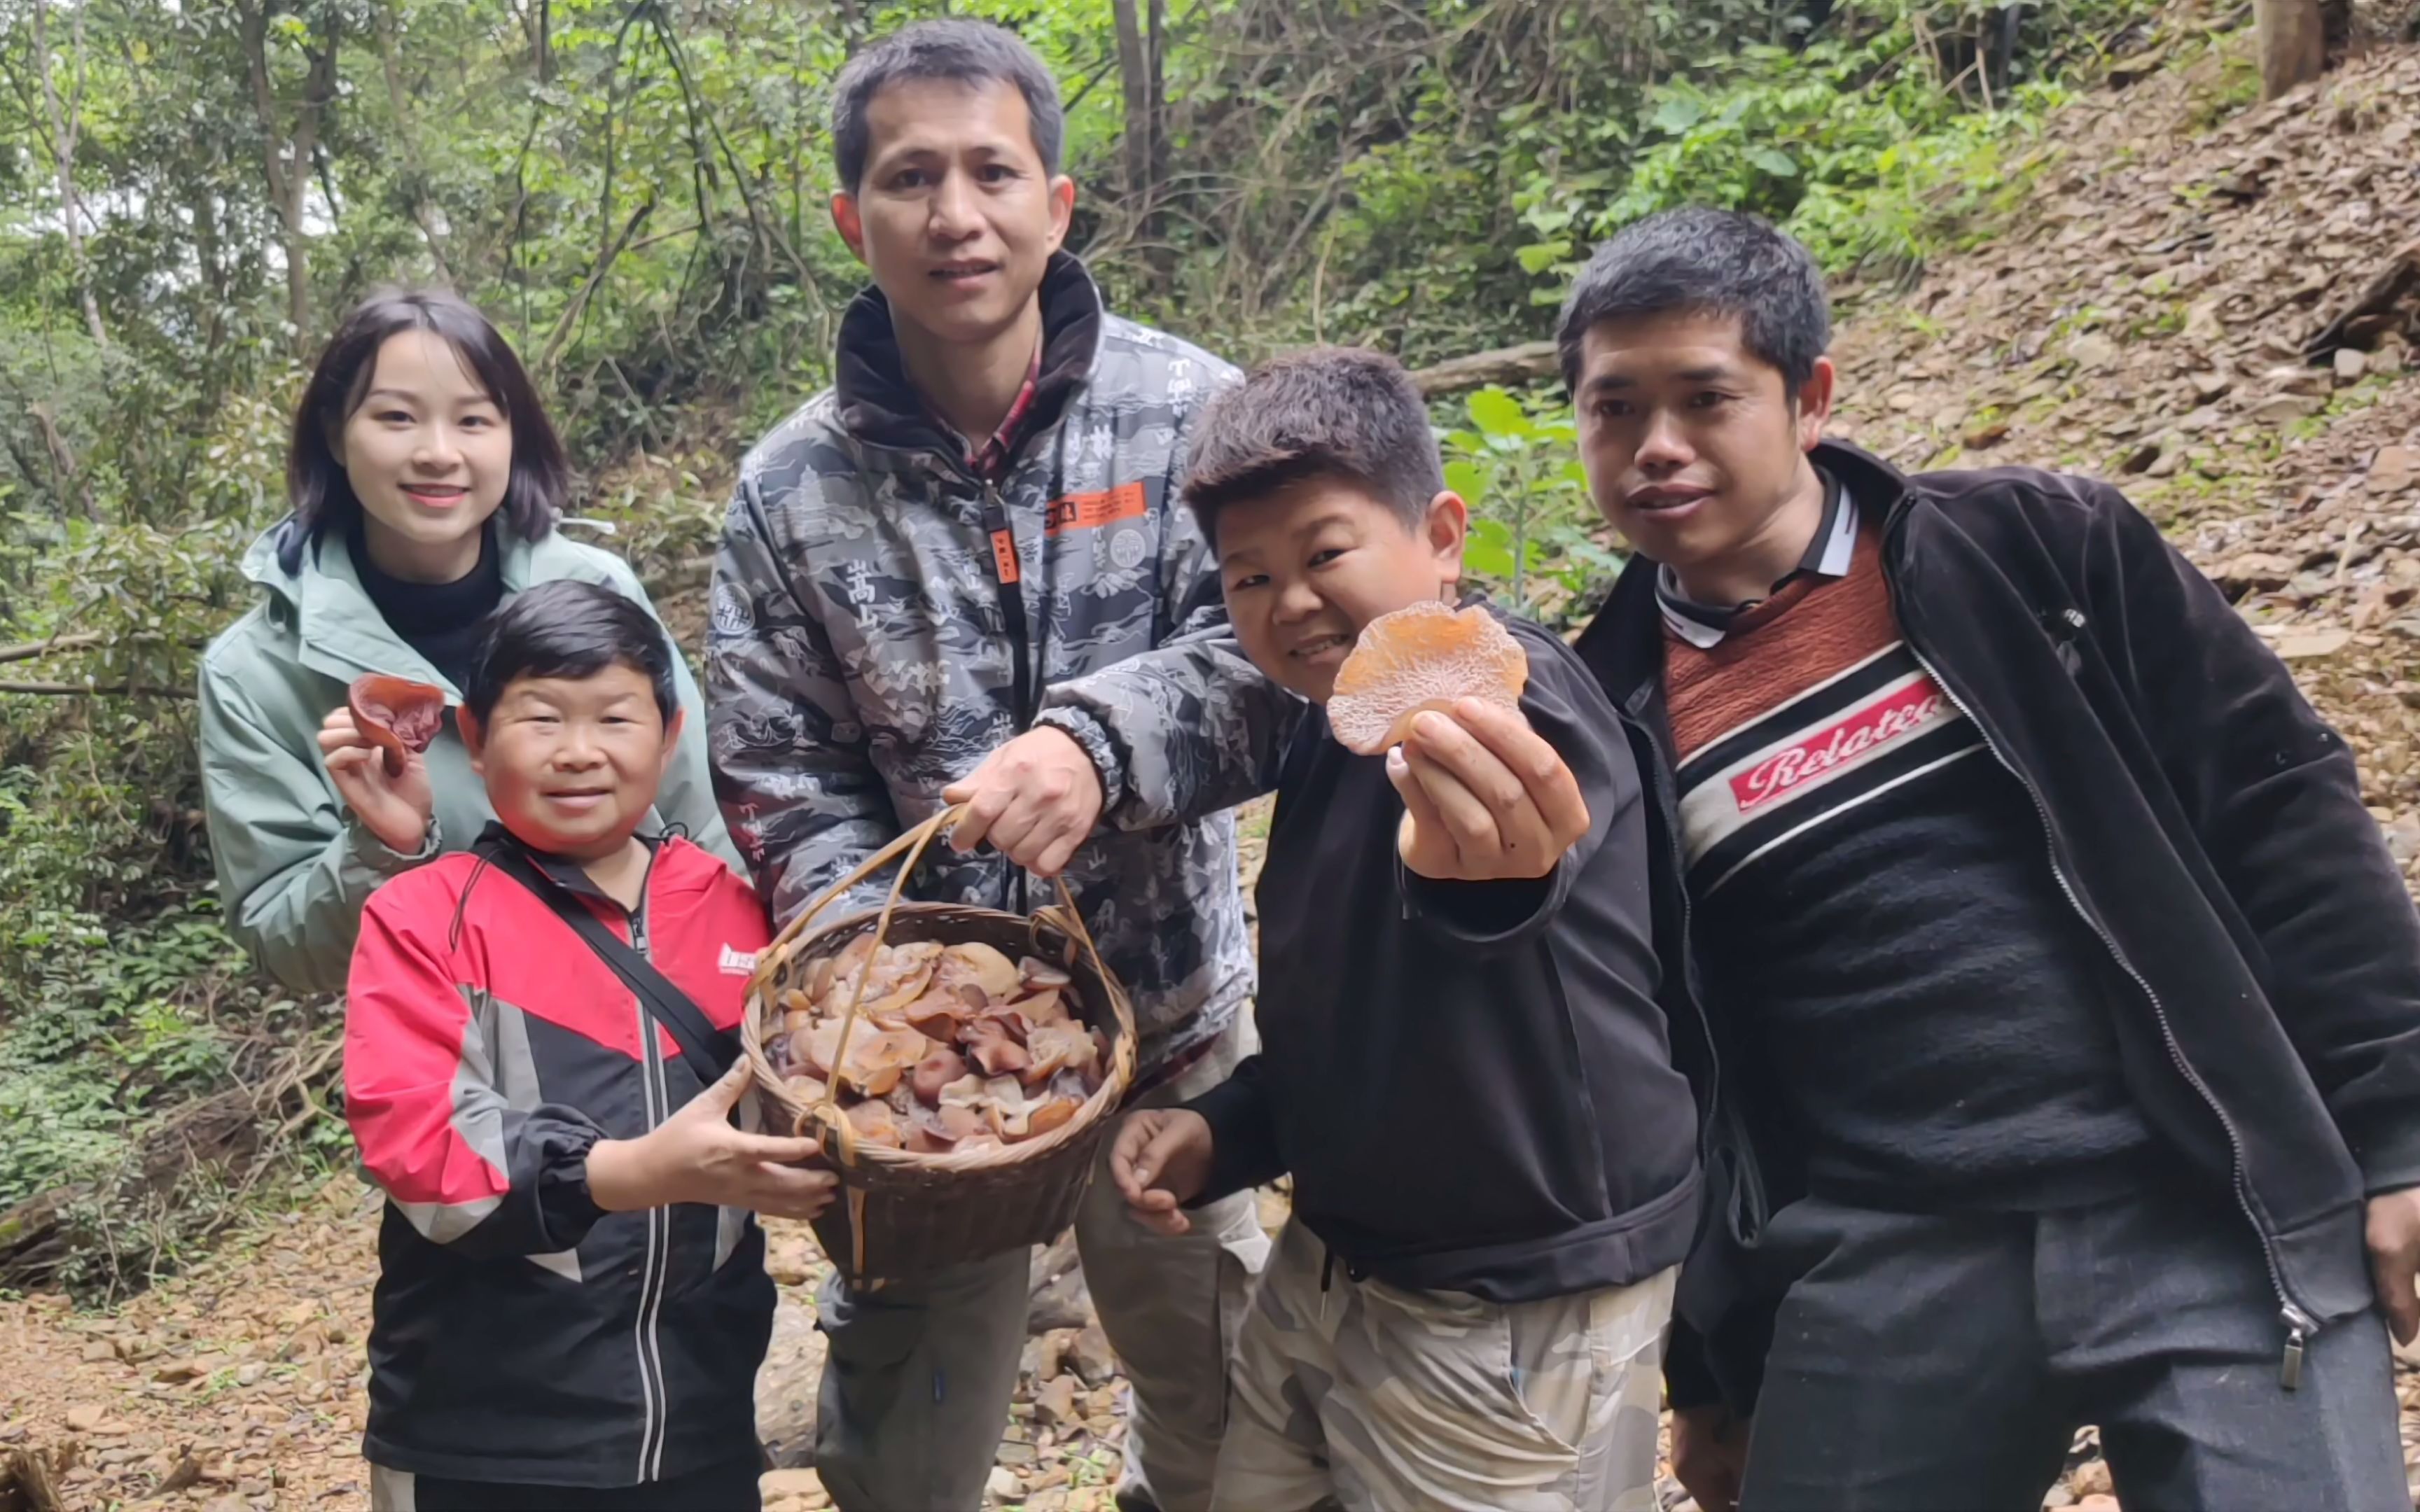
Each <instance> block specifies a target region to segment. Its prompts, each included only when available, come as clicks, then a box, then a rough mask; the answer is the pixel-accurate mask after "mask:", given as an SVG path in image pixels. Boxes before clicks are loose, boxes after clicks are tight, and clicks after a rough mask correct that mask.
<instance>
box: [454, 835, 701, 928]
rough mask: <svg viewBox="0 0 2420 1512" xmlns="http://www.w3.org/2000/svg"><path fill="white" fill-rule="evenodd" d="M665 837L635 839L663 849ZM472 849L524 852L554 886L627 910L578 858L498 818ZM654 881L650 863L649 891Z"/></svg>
mask: <svg viewBox="0 0 2420 1512" xmlns="http://www.w3.org/2000/svg"><path fill="white" fill-rule="evenodd" d="M668 838H670V832H669V831H667V832H666V834H663V835H641V836H639V837H638V840H639V842H640V843H641V844H643V845H644V846H646V847H647V849H648V850H650V851H654V852H658V853H660V852H661V851H662V849H663V843H664V841H665V840H666V839H668ZM472 849H473V850H474V851H490V850H511V851H517V852H519V853H520V855H522V856H527V857H528V858H529V862H530V864H531V865H532V866H535V867H536V868H537V869H538V870H539V871H540V872H544V873H546V876H547V879H548V880H549V881H551V882H552V883H553V884H554V885H555V886H556V887H561V888H562V889H563V890H564V891H566V892H568V893H570V894H572V895H573V896H574V897H580V898H588V899H592V900H594V901H596V902H597V903H603V904H605V905H606V906H607V907H609V908H611V909H613V911H614V912H615V913H620V914H627V913H628V912H629V910H628V909H627V908H624V907H623V906H622V904H621V902H620V900H618V899H616V898H614V897H613V895H612V894H610V893H608V892H607V891H606V890H605V889H604V888H602V887H598V886H597V884H596V883H595V882H593V881H591V880H590V879H589V876H588V872H587V871H586V869H584V868H583V867H582V866H581V864H580V863H579V862H577V861H570V860H566V859H565V858H564V857H562V856H557V855H555V854H554V853H553V852H552V851H542V850H539V849H538V848H537V847H536V846H535V845H531V844H529V843H527V842H525V841H522V839H521V838H520V836H518V835H516V834H514V833H513V832H512V831H511V830H509V829H506V828H505V827H504V822H503V821H502V820H499V819H490V820H489V821H488V823H487V825H486V826H485V827H483V828H482V829H481V830H480V831H479V838H478V839H477V840H475V841H473V842H472ZM655 881H656V873H655V868H654V867H653V866H650V867H649V868H648V869H647V881H646V887H647V890H648V892H649V893H652V892H653V890H654V887H655ZM640 901H641V903H644V902H645V901H646V900H645V897H644V896H643V897H642V898H641V900H640Z"/></svg>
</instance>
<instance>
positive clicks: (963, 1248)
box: [739, 806, 1136, 1290]
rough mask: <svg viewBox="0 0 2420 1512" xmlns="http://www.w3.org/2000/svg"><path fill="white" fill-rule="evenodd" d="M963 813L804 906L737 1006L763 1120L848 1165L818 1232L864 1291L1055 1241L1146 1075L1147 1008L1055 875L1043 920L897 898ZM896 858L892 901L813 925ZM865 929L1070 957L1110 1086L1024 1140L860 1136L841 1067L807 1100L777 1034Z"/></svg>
mask: <svg viewBox="0 0 2420 1512" xmlns="http://www.w3.org/2000/svg"><path fill="white" fill-rule="evenodd" d="M964 811H965V810H964V807H963V806H953V807H951V808H947V809H944V810H941V811H940V812H939V813H937V814H935V815H933V817H932V818H930V819H927V820H926V821H924V822H923V824H922V825H918V826H916V827H915V828H914V829H911V830H909V831H908V832H907V834H905V835H902V836H900V837H899V838H898V839H897V840H895V841H892V842H891V843H890V844H889V845H886V846H884V847H883V848H882V849H881V850H880V851H878V852H876V854H875V855H874V856H871V857H869V858H868V859H867V860H866V862H865V864H864V865H862V866H861V867H859V868H858V869H857V870H856V871H855V872H851V873H850V874H849V875H847V876H846V877H844V878H842V879H841V880H840V881H838V882H836V883H834V884H832V885H831V886H830V887H828V888H826V889H825V890H824V891H823V892H822V893H821V894H819V895H817V896H816V898H815V899H814V901H813V902H811V903H808V904H807V906H806V907H805V908H804V909H802V910H800V911H799V915H798V917H797V918H793V919H792V920H791V921H790V922H789V923H788V924H787V925H786V926H784V927H783V930H782V932H781V933H780V934H779V935H777V936H776V937H775V938H774V941H773V943H772V945H771V946H770V947H769V948H768V949H766V950H765V951H764V953H763V954H761V955H760V956H758V957H757V963H756V969H755V971H754V973H753V975H752V977H751V978H750V980H749V983H748V1002H747V1011H745V1012H744V1013H743V1014H742V1015H741V1016H740V1021H739V1043H740V1051H741V1054H742V1055H743V1056H744V1057H746V1059H747V1061H748V1066H749V1070H750V1071H751V1072H752V1075H753V1078H754V1083H755V1094H756V1097H757V1099H758V1106H759V1109H760V1110H761V1111H762V1112H763V1114H764V1116H765V1125H766V1127H767V1128H768V1129H787V1130H790V1131H792V1132H793V1133H797V1134H813V1135H814V1137H816V1138H818V1139H820V1140H822V1141H823V1147H824V1156H823V1160H824V1164H826V1165H829V1166H830V1168H831V1169H832V1170H834V1171H835V1172H837V1173H838V1175H839V1177H840V1193H839V1195H838V1196H837V1197H836V1198H835V1199H834V1200H833V1201H832V1203H831V1204H830V1206H829V1207H827V1208H825V1209H824V1211H823V1215H822V1216H821V1217H819V1218H817V1219H815V1220H814V1232H815V1239H816V1241H817V1242H818V1243H820V1244H821V1245H822V1246H823V1251H824V1254H825V1255H826V1256H827V1257H829V1258H830V1260H831V1262H832V1265H833V1267H834V1268H835V1269H837V1270H838V1271H839V1272H840V1273H841V1274H842V1276H843V1278H844V1279H845V1280H846V1281H847V1282H848V1283H849V1285H850V1286H851V1287H853V1288H859V1289H861V1290H873V1289H876V1288H879V1287H880V1286H882V1285H883V1284H884V1283H886V1282H890V1281H901V1280H908V1279H912V1278H914V1277H917V1276H921V1275H925V1274H928V1273H932V1272H934V1271H938V1270H940V1269H942V1268H944V1267H946V1266H952V1265H958V1264H963V1263H965V1262H966V1261H969V1260H976V1259H981V1258H983V1257H985V1256H988V1255H997V1254H1000V1253H1001V1252H1002V1251H1005V1250H1012V1249H1020V1248H1024V1247H1026V1246H1028V1245H1032V1244H1044V1243H1048V1242H1050V1241H1051V1240H1053V1239H1055V1238H1057V1237H1058V1236H1059V1235H1060V1234H1062V1233H1063V1232H1065V1231H1066V1229H1067V1227H1068V1226H1069V1225H1071V1224H1073V1223H1074V1222H1075V1221H1076V1208H1077V1205H1078V1203H1079V1202H1080V1201H1082V1199H1083V1196H1084V1188H1085V1185H1086V1183H1087V1182H1088V1181H1089V1180H1091V1177H1092V1174H1093V1165H1094V1158H1095V1157H1096V1156H1097V1154H1098V1153H1099V1149H1100V1144H1101V1140H1102V1139H1103V1138H1104V1137H1106V1136H1107V1134H1109V1125H1110V1123H1111V1120H1112V1118H1113V1116H1114V1114H1115V1112H1116V1110H1117V1107H1118V1104H1119V1103H1121V1102H1122V1101H1124V1099H1125V1094H1126V1090H1127V1088H1130V1087H1131V1086H1132V1085H1133V1083H1134V1075H1135V1055H1136V1037H1135V1022H1134V1006H1133V1004H1132V1003H1131V1002H1130V1001H1129V1000H1128V999H1127V996H1126V993H1125V988H1124V987H1123V986H1121V985H1120V984H1119V982H1118V980H1117V979H1116V978H1115V977H1113V976H1111V975H1110V973H1109V968H1108V967H1107V966H1105V965H1103V964H1101V957H1100V952H1099V951H1098V950H1097V949H1094V945H1093V939H1092V935H1091V934H1090V933H1088V932H1087V931H1086V930H1085V928H1084V921H1083V919H1082V918H1081V917H1080V916H1078V913H1077V911H1076V903H1075V900H1074V898H1072V897H1071V896H1069V894H1068V892H1067V885H1066V884H1065V883H1064V882H1059V883H1058V889H1059V902H1058V903H1056V904H1052V905H1048V906H1046V907H1043V908H1039V909H1036V910H1034V912H1033V914H1032V917H1031V918H1022V917H1019V916H1018V915H1016V914H1011V913H1005V912H1002V911H1001V910H999V909H996V908H976V907H970V906H967V905H964V904H957V903H902V902H900V898H899V895H900V892H901V890H902V889H903V888H904V887H906V885H907V876H908V874H909V873H910V872H913V871H914V870H915V868H916V862H917V860H918V859H919V858H920V857H921V856H923V853H924V849H925V847H926V846H928V845H929V844H931V843H932V841H933V839H934V837H935V836H937V835H939V833H940V832H941V831H942V830H943V829H945V828H947V827H948V826H949V825H952V824H953V823H954V822H955V821H956V819H957V817H958V816H959V815H960V814H961V813H963V812H964ZM903 856H904V859H902V857H903ZM893 860H898V861H899V874H898V876H897V877H896V878H895V879H894V880H893V881H892V887H891V893H890V896H889V897H888V898H887V899H885V900H884V902H883V905H882V907H881V908H880V909H879V910H876V911H873V912H867V913H861V914H857V915H853V916H851V917H849V918H843V919H840V920H838V921H836V922H834V923H832V924H830V925H827V926H826V927H824V928H821V929H814V928H812V927H811V926H812V925H813V924H814V920H815V918H816V917H817V916H818V915H820V914H821V913H822V912H823V910H824V909H825V908H826V907H828V906H829V905H830V903H831V902H832V900H834V899H835V898H838V897H840V896H842V895H843V894H845V893H846V892H847V891H848V889H849V888H851V887H855V886H857V885H858V884H859V883H860V882H861V881H863V880H864V879H865V878H866V877H868V876H870V875H872V874H873V873H875V872H878V871H880V870H881V869H882V868H883V867H884V866H886V865H888V864H890V863H891V862H892V861H893ZM868 931H872V932H873V934H874V939H875V945H876V948H877V949H878V948H879V947H881V946H883V945H885V944H897V943H905V942H907V941H912V940H934V941H938V942H939V943H941V944H943V945H954V944H960V943H968V942H980V943H982V944H985V945H988V946H991V947H992V948H993V949H997V950H999V951H1001V953H1002V954H1004V955H1006V956H1008V957H1009V958H1010V959H1011V960H1015V959H1016V957H1018V956H1019V955H1030V956H1032V957H1035V958H1036V959H1038V960H1042V961H1047V962H1052V963H1054V964H1058V965H1060V966H1061V967H1063V969H1064V970H1065V971H1066V972H1067V973H1068V974H1069V975H1070V976H1071V977H1073V978H1074V979H1075V983H1076V988H1077V993H1078V997H1079V999H1080V1006H1081V1008H1082V1011H1083V1018H1084V1021H1085V1022H1086V1024H1088V1025H1089V1026H1092V1027H1094V1028H1097V1029H1099V1030H1100V1031H1101V1032H1102V1033H1103V1034H1104V1035H1106V1036H1107V1037H1108V1038H1109V1064H1108V1066H1107V1067H1106V1068H1105V1071H1104V1074H1103V1078H1102V1082H1101V1086H1100V1088H1099V1090H1097V1091H1095V1092H1094V1094H1093V1095H1092V1096H1091V1097H1090V1098H1089V1099H1087V1100H1086V1101H1085V1103H1084V1105H1083V1106H1082V1107H1081V1108H1079V1109H1078V1110H1077V1113H1076V1116H1075V1117H1074V1118H1072V1119H1068V1120H1067V1121H1066V1122H1065V1123H1063V1124H1061V1125H1060V1126H1059V1127H1058V1128H1056V1129H1053V1130H1051V1131H1049V1132H1048V1133H1047V1134H1040V1135H1037V1136H1036V1137H1034V1138H1032V1139H1028V1140H1024V1141H1022V1142H1020V1143H1017V1144H1014V1145H1002V1146H994V1147H991V1148H988V1149H973V1150H963V1151H961V1150H952V1151H950V1152H948V1153H945V1154H938V1155H935V1154H919V1153H916V1152H913V1151H910V1150H905V1149H892V1148H891V1147H890V1146H887V1145H874V1144H868V1143H865V1142H864V1141H862V1140H861V1139H859V1138H858V1137H857V1134H856V1130H855V1128H854V1127H853V1126H852V1125H851V1124H850V1123H849V1121H848V1119H846V1118H845V1117H844V1116H843V1115H842V1113H841V1109H840V1104H839V1102H838V1087H839V1078H837V1077H834V1078H832V1079H831V1082H830V1088H829V1089H828V1090H827V1092H826V1094H825V1095H824V1096H823V1097H822V1098H821V1099H819V1100H815V1101H812V1102H811V1101H809V1100H808V1099H807V1098H805V1097H803V1096H801V1095H800V1094H799V1092H797V1091H794V1090H793V1089H792V1088H791V1085H790V1084H789V1083H787V1082H785V1081H783V1079H782V1077H781V1076H780V1075H779V1074H777V1073H776V1072H774V1070H773V1064H772V1061H771V1060H770V1059H769V1058H768V1057H767V1056H766V1054H765V1040H766V1037H767V1036H768V1034H770V1033H772V1032H773V1026H777V1025H778V1024H779V1023H780V1022H781V1018H782V1007H781V998H782V995H783V992H784V991H786V990H788V989H790V988H794V987H798V988H803V986H804V984H805V982H806V980H807V978H808V974H809V973H810V972H811V971H812V970H813V968H814V964H815V963H816V962H818V961H820V960H822V959H824V958H825V957H827V956H830V955H833V954H836V953H837V952H839V951H840V950H841V949H844V948H845V947H846V946H847V945H848V944H849V942H850V941H852V940H854V939H857V938H858V937H859V936H861V935H862V934H864V933H867V932H868ZM866 976H867V974H866V973H860V974H859V976H858V978H857V987H856V992H855V993H854V994H853V995H852V997H851V1001H850V1002H849V1005H848V1008H847V1010H846V1011H845V1013H844V1015H843V1017H842V1020H841V1034H840V1044H839V1047H838V1048H837V1049H836V1050H835V1052H834V1053H833V1056H832V1060H833V1063H834V1064H836V1065H837V1064H839V1063H840V1062H842V1061H844V1060H845V1059H846V1057H847V1055H848V1044H849V1036H850V1035H851V1034H852V1033H853V1032H855V1031H856V1030H857V1028H858V1026H859V1023H858V1007H859V1003H858V1001H857V999H858V998H860V997H861V996H862V995H863V994H864V990H865V982H866Z"/></svg>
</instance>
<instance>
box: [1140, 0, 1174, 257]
mask: <svg viewBox="0 0 2420 1512" xmlns="http://www.w3.org/2000/svg"><path fill="white" fill-rule="evenodd" d="M1150 15H1151V31H1150V34H1149V35H1148V37H1147V38H1146V39H1145V41H1146V45H1147V46H1148V47H1149V49H1150V57H1151V69H1150V71H1151V111H1150V115H1151V160H1150V161H1151V169H1150V180H1151V200H1150V203H1149V208H1148V209H1147V210H1146V211H1145V213H1144V217H1143V227H1142V232H1143V236H1144V238H1145V239H1146V240H1147V242H1148V244H1149V250H1148V252H1147V253H1146V256H1147V257H1148V258H1149V259H1150V262H1151V265H1152V268H1153V269H1154V270H1155V271H1156V272H1157V273H1158V275H1159V282H1160V285H1161V286H1162V287H1166V286H1167V285H1168V284H1169V283H1170V282H1171V280H1172V279H1174V278H1175V276H1176V249H1175V248H1174V247H1172V246H1170V245H1169V244H1168V209H1167V206H1166V205H1165V204H1164V203H1163V202H1162V199H1161V193H1162V186H1163V185H1165V184H1166V183H1167V182H1168V154H1169V146H1168V0H1151V12H1150Z"/></svg>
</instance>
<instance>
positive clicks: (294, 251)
mask: <svg viewBox="0 0 2420 1512" xmlns="http://www.w3.org/2000/svg"><path fill="white" fill-rule="evenodd" d="M270 4H271V0H241V5H240V30H241V34H242V39H243V55H244V69H245V71H246V72H247V73H248V74H249V75H250V76H251V81H252V104H253V113H254V114H255V115H256V116H257V117H258V118H259V121H260V166H261V172H262V175H263V176H264V177H266V178H267V179H268V181H269V197H270V202H271V204H273V205H275V206H276V207H277V215H278V220H279V221H280V223H281V224H282V225H283V227H284V230H285V238H284V240H285V252H286V317H287V320H289V321H291V322H292V323H293V326H294V341H295V346H296V347H297V348H298V349H299V350H302V351H306V352H307V351H308V350H309V349H310V341H311V253H310V243H309V237H308V234H307V233H306V232H305V231H304V229H303V224H302V219H303V208H304V206H305V204H306V203H307V198H306V196H307V195H308V193H309V191H310V187H311V163H312V161H313V159H314V158H315V157H316V156H317V155H318V150H319V127H320V122H321V119H322V112H324V111H325V110H326V108H327V105H328V102H329V101H330V100H333V99H334V97H335V84H336V43H337V28H336V18H335V12H334V9H333V8H326V7H323V8H321V9H320V11H319V15H318V37H317V41H318V46H316V47H313V46H309V45H307V44H306V46H305V48H304V54H305V55H306V56H307V57H308V58H309V59H310V68H309V70H308V71H307V72H306V73H305V75H304V77H303V82H302V104H301V106H300V107H299V108H298V109H297V110H296V112H295V118H294V126H293V129H292V130H291V131H287V129H286V127H285V126H284V125H283V124H282V123H281V122H280V120H279V119H278V110H277V99H276V96H275V94H274V93H273V92H272V91H271V87H270V77H269V19H270V17H269V8H270Z"/></svg>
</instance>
